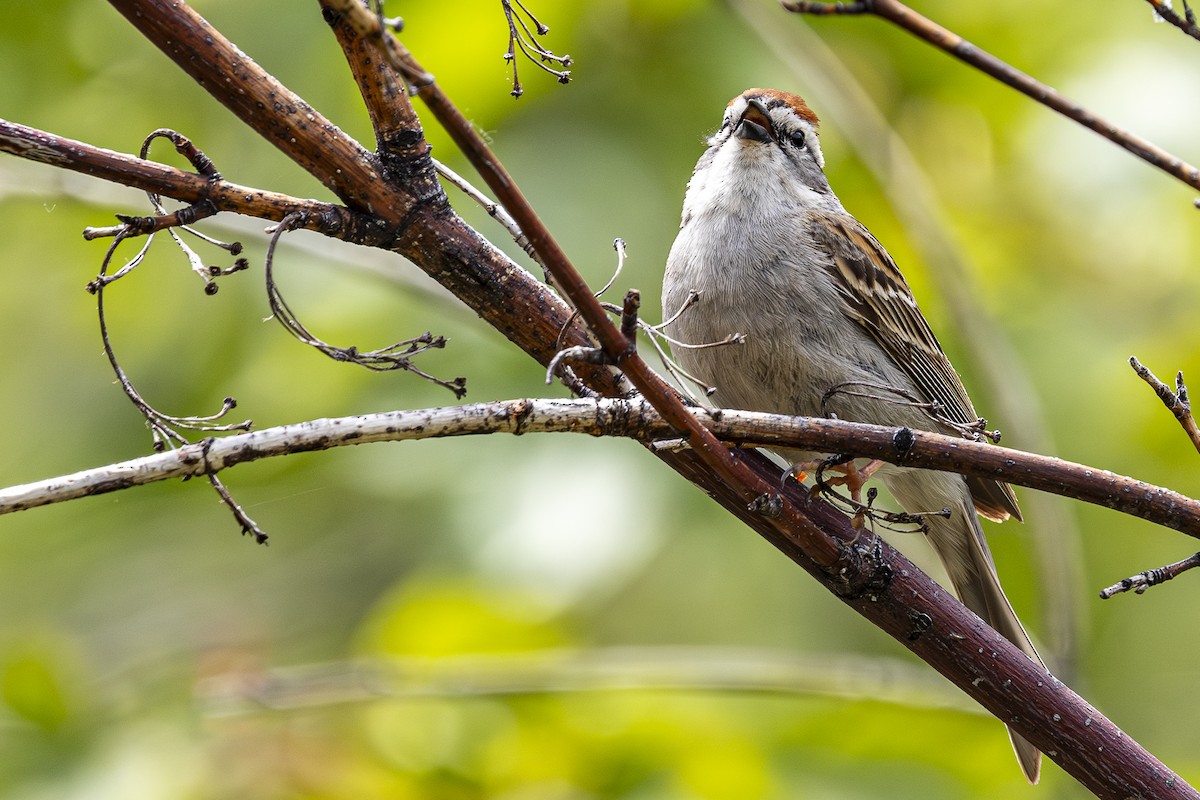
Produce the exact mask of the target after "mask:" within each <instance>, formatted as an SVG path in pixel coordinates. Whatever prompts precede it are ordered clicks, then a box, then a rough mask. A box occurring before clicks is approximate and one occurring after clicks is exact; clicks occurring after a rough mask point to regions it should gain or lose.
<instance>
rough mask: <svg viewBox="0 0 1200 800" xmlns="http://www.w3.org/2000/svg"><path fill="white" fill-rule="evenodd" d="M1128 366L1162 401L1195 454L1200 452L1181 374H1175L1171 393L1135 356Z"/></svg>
mask: <svg viewBox="0 0 1200 800" xmlns="http://www.w3.org/2000/svg"><path fill="white" fill-rule="evenodd" d="M1129 366H1131V367H1133V371H1134V372H1136V373H1137V376H1138V377H1139V378H1141V379H1142V380H1144V381H1145V382H1146V383H1147V384H1149V385H1150V388H1152V389H1154V393H1155V394H1157V395H1158V399H1159V400H1162V402H1163V405H1165V406H1166V407H1167V410H1168V411H1170V412H1171V414H1172V415H1173V416H1174V417H1175V419H1176V420H1178V421H1179V424H1180V425H1181V426H1182V427H1183V431H1184V433H1186V434H1187V435H1188V438H1189V439H1191V440H1192V445H1193V446H1194V447H1195V448H1196V452H1200V427H1197V425H1196V419H1195V417H1193V416H1192V404H1191V402H1190V401H1189V400H1188V390H1187V384H1185V383H1184V382H1183V372H1182V371H1180V372H1177V373H1176V374H1175V391H1171V387H1169V386H1167V385H1166V384H1165V383H1163V382H1162V381H1161V380H1159V379H1158V376H1157V375H1155V374H1154V373H1153V372H1151V371H1150V369H1149V368H1148V367H1146V366H1144V365H1143V364H1142V362H1140V361H1138V360H1137V357H1136V356H1130V357H1129Z"/></svg>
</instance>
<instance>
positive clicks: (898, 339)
mask: <svg viewBox="0 0 1200 800" xmlns="http://www.w3.org/2000/svg"><path fill="white" fill-rule="evenodd" d="M810 220H811V223H812V224H811V226H810V228H809V232H810V234H811V235H812V238H813V242H814V243H815V244H816V246H817V247H818V248H821V249H823V250H825V251H826V252H828V253H829V255H830V266H829V270H830V272H831V273H832V275H833V278H834V280H835V283H836V285H837V288H838V292H839V294H840V295H841V297H842V299H843V300H844V301H845V303H846V306H845V311H846V314H847V316H849V317H850V318H851V319H853V320H855V321H856V322H858V323H859V324H860V325H862V326H863V328H865V329H866V331H867V332H868V333H869V334H870V335H871V337H872V338H873V339H875V341H876V342H878V343H879V346H880V347H882V348H883V349H884V351H885V352H886V353H887V354H888V355H889V356H891V358H892V360H893V361H895V362H896V363H897V364H899V365H900V366H901V367H902V368H903V369H904V371H905V372H906V373H907V374H908V376H909V377H910V378H912V381H913V383H915V384H916V386H917V388H918V389H919V390H920V391H921V392H922V393H923V394H924V395H925V397H924V399H925V400H932V401H936V402H937V403H938V404H939V405H940V406H941V409H940V411H941V413H942V414H944V415H945V416H946V417H948V418H949V419H951V420H953V421H954V422H959V423H963V424H966V425H970V424H973V423H974V422H975V421H976V419H977V418H978V416H979V415H978V414H976V413H975V408H974V406H972V405H971V398H970V397H969V396H968V395H967V390H966V388H965V387H963V384H962V379H960V378H959V377H958V373H957V372H955V371H954V367H953V366H952V365H951V364H950V359H948V358H946V354H945V353H944V352H942V346H941V344H939V343H938V340H937V337H936V336H934V334H933V331H932V330H931V329H930V327H929V323H928V322H926V321H925V317H924V316H922V314H921V310H920V309H919V308H918V307H917V302H916V300H914V299H913V296H912V291H911V290H910V289H909V288H908V284H907V283H906V282H905V280H904V276H903V275H901V274H900V270H899V269H898V268H897V267H896V264H895V262H894V261H892V257H891V256H889V255H888V253H887V251H886V250H884V249H883V245H881V244H879V242H877V241H876V240H875V237H874V236H872V235H871V234H870V232H869V231H868V230H867V229H866V228H864V227H863V226H862V224H861V223H859V222H858V220H856V219H854V218H853V217H850V216H849V215H844V214H827V213H820V212H818V213H815V214H813V215H812V216H811V217H810ZM967 482H968V484H969V485H970V486H971V494H972V495H973V497H974V499H975V504H976V506H977V507H978V509H979V512H980V513H981V514H983V515H984V516H986V517H988V518H989V519H994V520H1003V519H1006V518H1007V517H1008V516H1009V515H1012V516H1015V517H1017V518H1018V519H1020V512H1019V511H1018V510H1017V501H1016V497H1015V496H1014V495H1013V493H1012V489H1011V488H1010V487H1009V486H1008V484H1005V483H999V482H997V481H989V480H981V479H974V478H968V479H967Z"/></svg>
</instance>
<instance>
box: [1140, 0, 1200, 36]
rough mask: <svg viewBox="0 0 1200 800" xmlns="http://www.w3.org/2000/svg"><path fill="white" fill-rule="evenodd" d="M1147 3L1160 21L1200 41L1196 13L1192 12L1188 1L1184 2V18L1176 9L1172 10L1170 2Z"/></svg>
mask: <svg viewBox="0 0 1200 800" xmlns="http://www.w3.org/2000/svg"><path fill="white" fill-rule="evenodd" d="M1146 2H1147V3H1149V4H1150V5H1151V6H1152V7H1153V8H1154V13H1155V15H1156V16H1157V17H1158V19H1160V20H1162V21H1163V22H1169V23H1170V24H1172V25H1174V26H1175V27H1176V28H1179V30H1181V31H1183V32H1184V33H1186V34H1187V35H1188V36H1190V37H1192V38H1193V39H1196V40H1200V25H1197V24H1196V13H1195V12H1194V11H1192V7H1191V6H1189V5H1188V1H1187V0H1183V13H1184V16H1182V17H1181V16H1179V13H1178V12H1177V11H1175V9H1173V8H1171V3H1170V0H1146Z"/></svg>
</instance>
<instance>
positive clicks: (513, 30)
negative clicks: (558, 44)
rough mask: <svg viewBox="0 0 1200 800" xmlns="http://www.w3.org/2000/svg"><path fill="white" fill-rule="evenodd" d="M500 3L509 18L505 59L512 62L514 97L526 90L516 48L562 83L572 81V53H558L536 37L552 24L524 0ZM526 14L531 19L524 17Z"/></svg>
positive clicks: (508, 0) (501, 0) (509, 0)
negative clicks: (538, 14)
mask: <svg viewBox="0 0 1200 800" xmlns="http://www.w3.org/2000/svg"><path fill="white" fill-rule="evenodd" d="M514 3H516V6H517V7H516V8H513V4H514ZM500 5H501V6H502V7H503V8H504V17H505V19H507V20H508V50H507V51H506V52H505V53H504V60H505V61H507V62H508V63H509V64H510V65H511V66H512V87H513V88H512V92H511V93H510V94H512V96H513V97H520V96H521V95H523V94H524V93H525V90H524V89H523V88H521V80H520V78H519V77H518V75H517V50H520V51H521V54H522V55H523V56H525V58H527V59H528V60H529V61H530V62H532V63H533V64H535V65H536V66H537V67H538V68H539V69H541V70H543V71H545V72H548V73H550V74H551V75H553V76H554V77H555V78H557V79H558V82H559V83H570V81H571V71H570V70H569V69H567V67H569V66H571V57H570V56H569V55H566V54H563V55H561V56H560V55H555V54H554V53H553V52H551V51H549V50H547V49H546V48H544V47H542V45H541V44H540V43H539V42H538V40H537V39H538V37H539V36H545V35H546V34H547V33H549V32H550V28H549V27H548V26H546V25H543V24H542V22H541V20H539V19H538V18H537V17H535V16H534V15H533V12H531V11H530V10H529V9H528V8H526V7H525V4H524V3H522V2H521V0H500ZM522 14H523V15H524V17H523V16H522ZM526 17H527V18H528V20H529V21H528V22H526V20H525V18H526ZM530 23H533V26H534V30H533V31H531V30H530V29H529V24H530ZM550 64H558V65H560V66H561V67H563V69H554V68H553V67H551V66H550Z"/></svg>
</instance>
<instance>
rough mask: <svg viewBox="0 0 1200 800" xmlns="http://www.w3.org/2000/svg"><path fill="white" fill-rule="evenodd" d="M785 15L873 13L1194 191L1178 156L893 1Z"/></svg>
mask: <svg viewBox="0 0 1200 800" xmlns="http://www.w3.org/2000/svg"><path fill="white" fill-rule="evenodd" d="M781 4H782V6H783V8H784V9H786V10H787V11H792V12H795V13H797V14H815V15H822V16H823V15H829V14H850V15H853V14H873V15H875V16H877V17H881V18H883V19H886V20H887V21H888V22H891V23H893V24H894V25H897V26H899V27H901V28H903V29H904V30H906V31H908V32H909V33H911V34H913V35H914V36H916V37H917V38H919V39H923V40H924V41H926V42H928V43H929V44H931V45H933V46H934V47H936V48H938V49H939V50H942V51H944V52H946V53H949V54H950V55H952V56H954V57H955V58H957V59H959V60H960V61H963V62H965V63H967V64H970V65H971V66H972V67H975V68H976V69H978V70H980V71H981V72H983V73H985V74H987V75H990V76H991V77H993V78H995V79H996V80H998V81H1000V82H1001V83H1003V84H1005V85H1007V86H1011V87H1012V88H1014V89H1016V90H1017V91H1018V92H1021V93H1022V94H1024V95H1026V96H1027V97H1030V98H1032V99H1033V100H1036V101H1037V102H1039V103H1041V104H1042V105H1044V106H1046V107H1047V108H1051V109H1053V110H1055V111H1057V112H1058V113H1060V114H1062V115H1063V116H1065V117H1067V118H1068V119H1071V120H1074V121H1075V122H1078V123H1079V124H1080V125H1082V126H1084V127H1085V128H1088V129H1089V130H1091V131H1094V132H1095V133H1098V134H1099V135H1101V136H1103V137H1104V138H1105V139H1108V140H1109V141H1110V142H1113V143H1114V144H1116V145H1119V146H1120V147H1123V148H1124V149H1126V150H1128V151H1129V152H1130V153H1133V154H1134V155H1135V156H1137V157H1138V158H1140V159H1142V160H1143V161H1145V162H1146V163H1148V164H1150V165H1152V166H1154V167H1157V168H1158V169H1160V170H1162V171H1163V172H1165V173H1167V174H1168V175H1170V176H1172V177H1174V178H1177V179H1178V180H1181V181H1183V182H1184V183H1186V184H1187V185H1188V186H1190V187H1192V188H1193V189H1200V170H1198V169H1197V168H1196V167H1194V166H1192V165H1191V164H1189V163H1187V162H1186V161H1184V160H1183V159H1181V158H1178V157H1177V156H1174V155H1172V154H1170V153H1168V152H1167V151H1166V150H1163V149H1162V148H1161V147H1159V146H1158V145H1156V144H1154V143H1153V142H1150V141H1148V140H1146V139H1143V138H1142V137H1140V136H1138V135H1137V134H1135V133H1132V132H1130V131H1127V130H1125V129H1124V128H1120V127H1118V126H1117V125H1114V124H1113V123H1111V122H1109V121H1108V120H1106V119H1104V118H1103V117H1100V116H1098V115H1096V114H1093V113H1092V112H1091V111H1089V110H1087V109H1086V108H1084V107H1083V106H1081V105H1080V104H1079V103H1076V102H1075V101H1074V100H1072V99H1070V98H1069V97H1066V96H1064V95H1062V94H1060V93H1059V92H1057V91H1055V90H1054V89H1052V88H1051V87H1049V86H1047V85H1046V84H1044V83H1041V82H1040V81H1038V80H1036V79H1034V78H1032V77H1030V76H1029V75H1026V74H1025V73H1024V72H1021V71H1020V70H1018V69H1016V68H1015V67H1013V66H1011V65H1009V64H1007V63H1005V62H1004V61H1001V60H1000V59H999V58H996V57H995V56H993V55H992V54H990V53H988V52H986V51H984V50H981V49H980V48H978V47H976V46H975V45H973V44H971V43H970V42H968V41H967V40H966V39H964V38H962V37H961V36H959V35H958V34H957V33H954V32H953V31H951V30H949V29H947V28H944V27H942V26H941V25H939V24H937V23H936V22H934V21H933V20H931V19H928V18H926V17H923V16H921V15H920V14H918V13H917V12H916V11H914V10H912V9H911V8H909V7H908V6H906V5H904V4H903V3H901V2H899V0H859V2H854V3H820V2H806V0H781Z"/></svg>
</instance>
